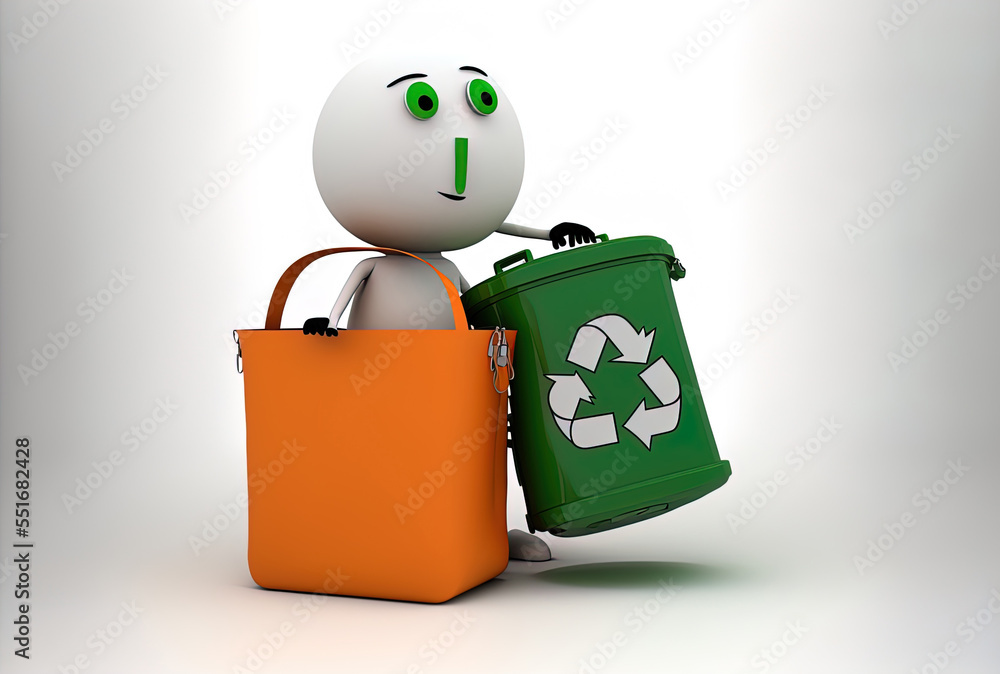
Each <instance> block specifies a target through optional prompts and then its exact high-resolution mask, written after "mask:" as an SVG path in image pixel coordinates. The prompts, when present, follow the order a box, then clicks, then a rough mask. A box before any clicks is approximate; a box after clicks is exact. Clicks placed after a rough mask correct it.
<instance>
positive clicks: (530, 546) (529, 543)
mask: <svg viewBox="0 0 1000 674" xmlns="http://www.w3.org/2000/svg"><path fill="white" fill-rule="evenodd" d="M507 544H508V545H509V546H510V558H511V559H519V560H521V561H525V562H547V561H549V560H550V559H552V553H551V552H550V551H549V546H547V545H546V544H545V541H543V540H542V539H541V538H539V537H538V536H532V535H531V534H529V533H528V532H526V531H521V530H519V529H511V530H510V531H508V532H507Z"/></svg>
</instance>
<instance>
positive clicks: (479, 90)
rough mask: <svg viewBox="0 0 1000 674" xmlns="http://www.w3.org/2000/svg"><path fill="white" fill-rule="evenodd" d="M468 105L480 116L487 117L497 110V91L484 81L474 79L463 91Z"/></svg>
mask: <svg viewBox="0 0 1000 674" xmlns="http://www.w3.org/2000/svg"><path fill="white" fill-rule="evenodd" d="M465 95H466V96H468V98H469V105H471V106H472V109H473V110H475V111H476V112H478V113H479V114H480V115H488V114H490V113H491V112H493V111H494V110H496V109H497V90H496V89H494V88H493V85H492V84H490V83H489V82H487V81H486V80H479V79H475V80H472V81H471V82H469V86H468V87H466V89H465Z"/></svg>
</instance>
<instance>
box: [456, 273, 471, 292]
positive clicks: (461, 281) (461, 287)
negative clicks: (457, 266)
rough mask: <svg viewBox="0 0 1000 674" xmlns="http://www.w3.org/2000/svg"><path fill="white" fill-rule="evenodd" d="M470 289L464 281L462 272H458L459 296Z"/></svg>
mask: <svg viewBox="0 0 1000 674" xmlns="http://www.w3.org/2000/svg"><path fill="white" fill-rule="evenodd" d="M471 287H472V286H470V285H469V282H468V281H466V280H465V277H464V276H462V272H458V292H459V294H462V293H464V292H465V291H467V290H468V289H469V288H471Z"/></svg>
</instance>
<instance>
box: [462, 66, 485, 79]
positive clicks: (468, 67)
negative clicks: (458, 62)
mask: <svg viewBox="0 0 1000 674" xmlns="http://www.w3.org/2000/svg"><path fill="white" fill-rule="evenodd" d="M459 70H471V71H472V72H476V73H479V74H480V75H482V76H483V77H489V75H487V74H486V73H485V72H483V71H482V70H480V69H479V68H477V67H476V66H462V67H461V68H459Z"/></svg>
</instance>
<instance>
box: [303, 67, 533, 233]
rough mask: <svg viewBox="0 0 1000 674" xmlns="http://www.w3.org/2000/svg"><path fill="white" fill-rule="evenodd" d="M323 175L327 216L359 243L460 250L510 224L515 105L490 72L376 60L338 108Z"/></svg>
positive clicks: (338, 100)
mask: <svg viewBox="0 0 1000 674" xmlns="http://www.w3.org/2000/svg"><path fill="white" fill-rule="evenodd" d="M313 169H314V171H315V174H316V184H317V185H318V186H319V191H320V194H321V195H322V196H323V201H324V202H325V203H326V206H327V208H329V209H330V212H331V213H332V214H333V216H334V217H335V218H336V219H337V221H338V222H340V224H341V225H342V226H343V227H344V228H345V229H347V230H348V231H349V232H351V233H352V234H354V235H355V236H356V237H358V238H359V239H362V240H363V241H366V242H368V243H370V244H372V245H376V246H386V247H391V248H400V249H403V250H407V251H410V252H439V251H445V250H458V249H460V248H466V247H468V246H471V245H473V244H475V243H477V242H479V241H482V240H483V239H485V238H486V237H487V236H489V235H490V234H491V233H493V232H495V231H496V230H497V228H498V227H499V226H500V225H501V224H502V223H503V219H504V218H505V217H506V216H507V215H508V214H509V213H510V209H511V208H512V207H513V206H514V201H515V200H516V199H517V194H518V192H519V191H520V189H521V179H522V178H523V176H524V140H523V138H522V136H521V127H520V125H519V124H518V122H517V117H516V116H515V115H514V110H513V108H512V107H511V105H510V102H509V101H508V100H507V97H506V96H504V94H503V92H502V91H500V88H499V87H498V86H497V84H496V83H495V82H494V81H493V80H492V79H491V78H490V77H489V76H488V75H487V74H486V73H485V72H483V70H482V69H481V68H480V67H479V66H477V65H469V64H466V63H463V62H456V61H452V60H446V59H442V58H432V57H427V58H420V57H418V58H413V57H409V58H405V59H404V58H395V59H383V60H372V61H366V62H364V63H361V64H360V65H358V66H356V67H355V68H354V69H352V70H351V71H350V72H348V73H347V74H346V75H345V76H344V78H343V79H342V80H341V81H340V82H339V83H338V84H337V86H336V87H334V89H333V92H332V93H331V94H330V97H329V98H328V99H327V101H326V105H325V106H324V107H323V111H322V113H320V117H319V121H318V123H317V124H316V136H315V138H314V141H313Z"/></svg>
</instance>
